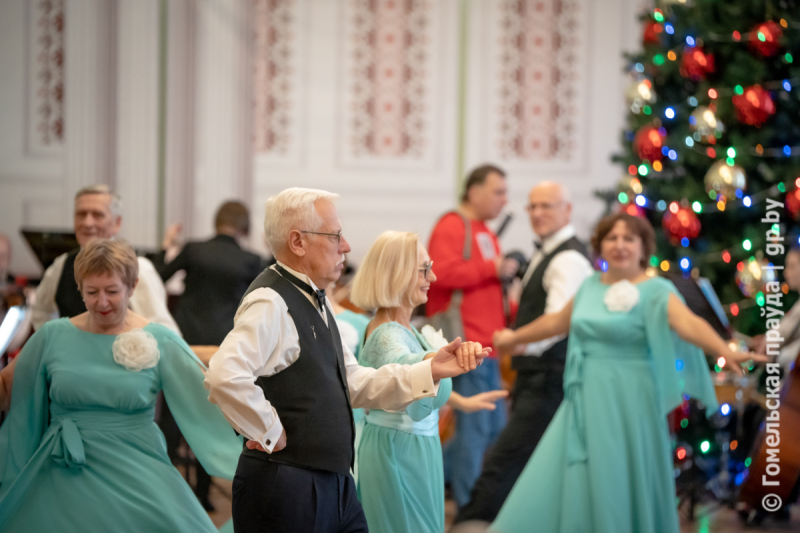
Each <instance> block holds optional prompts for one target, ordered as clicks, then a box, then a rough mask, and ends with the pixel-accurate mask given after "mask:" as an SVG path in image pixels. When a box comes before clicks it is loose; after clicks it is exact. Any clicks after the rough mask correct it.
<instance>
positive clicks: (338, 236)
mask: <svg viewBox="0 0 800 533" xmlns="http://www.w3.org/2000/svg"><path fill="white" fill-rule="evenodd" d="M300 233H311V234H312V235H327V236H328V237H336V244H339V243H340V242H341V240H342V232H341V230H340V231H339V232H338V233H323V232H321V231H301V232H300Z"/></svg>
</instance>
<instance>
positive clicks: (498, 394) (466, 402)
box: [458, 390, 508, 413]
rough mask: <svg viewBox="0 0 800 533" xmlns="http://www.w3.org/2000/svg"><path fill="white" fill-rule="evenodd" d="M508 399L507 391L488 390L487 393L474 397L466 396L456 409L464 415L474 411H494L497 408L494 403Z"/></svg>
mask: <svg viewBox="0 0 800 533" xmlns="http://www.w3.org/2000/svg"><path fill="white" fill-rule="evenodd" d="M506 397H508V391H505V390H490V391H488V392H481V393H480V394H476V395H474V396H466V397H464V399H463V400H462V402H461V405H460V406H459V407H458V410H459V411H463V412H465V413H474V412H475V411H494V410H495V409H496V408H497V406H496V405H495V402H497V401H498V400H500V399H502V398H506Z"/></svg>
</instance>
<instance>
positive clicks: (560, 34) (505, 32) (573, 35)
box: [498, 0, 584, 161]
mask: <svg viewBox="0 0 800 533" xmlns="http://www.w3.org/2000/svg"><path fill="white" fill-rule="evenodd" d="M581 9H584V7H583V5H582V3H581V2H580V1H579V0H502V5H501V6H500V14H501V15H500V57H499V63H500V72H499V76H500V80H501V82H500V94H499V97H500V110H499V112H500V120H499V129H500V131H499V132H498V133H499V147H498V148H499V151H500V154H501V155H502V157H503V158H506V159H522V160H528V161H537V160H538V161H543V160H569V159H571V158H572V156H573V155H574V151H575V144H576V143H575V136H576V134H577V118H578V117H577V113H578V108H577V105H576V99H577V82H578V78H579V72H578V53H579V46H580V42H581V41H580V39H581V38H582V37H583V36H582V35H580V34H579V32H578V26H579V24H578V19H579V16H580V15H581V12H580V10H581Z"/></svg>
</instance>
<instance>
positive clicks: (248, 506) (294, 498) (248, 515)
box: [233, 455, 368, 533]
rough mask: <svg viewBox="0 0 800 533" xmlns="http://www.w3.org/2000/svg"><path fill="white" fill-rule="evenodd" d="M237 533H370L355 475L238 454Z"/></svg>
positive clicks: (235, 479) (235, 504) (236, 480)
mask: <svg viewBox="0 0 800 533" xmlns="http://www.w3.org/2000/svg"><path fill="white" fill-rule="evenodd" d="M233 529H234V531H235V532H236V533H266V532H269V533H367V531H368V529H367V519H366V517H365V516H364V510H363V509H362V508H361V503H360V502H359V501H358V498H356V484H355V481H354V480H353V476H351V475H350V474H346V475H345V474H336V473H334V472H327V471H324V470H313V469H307V468H299V467H295V466H289V465H284V464H280V463H272V462H270V461H266V460H262V459H257V458H255V457H250V456H247V455H241V456H240V457H239V466H238V467H237V469H236V475H235V476H234V478H233Z"/></svg>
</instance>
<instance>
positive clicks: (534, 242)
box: [533, 241, 544, 252]
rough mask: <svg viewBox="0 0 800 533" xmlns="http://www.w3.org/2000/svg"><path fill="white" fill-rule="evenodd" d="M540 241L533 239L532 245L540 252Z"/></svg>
mask: <svg viewBox="0 0 800 533" xmlns="http://www.w3.org/2000/svg"><path fill="white" fill-rule="evenodd" d="M542 246H544V244H542V241H533V247H534V248H536V251H538V252H540V251H541V250H542Z"/></svg>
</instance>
